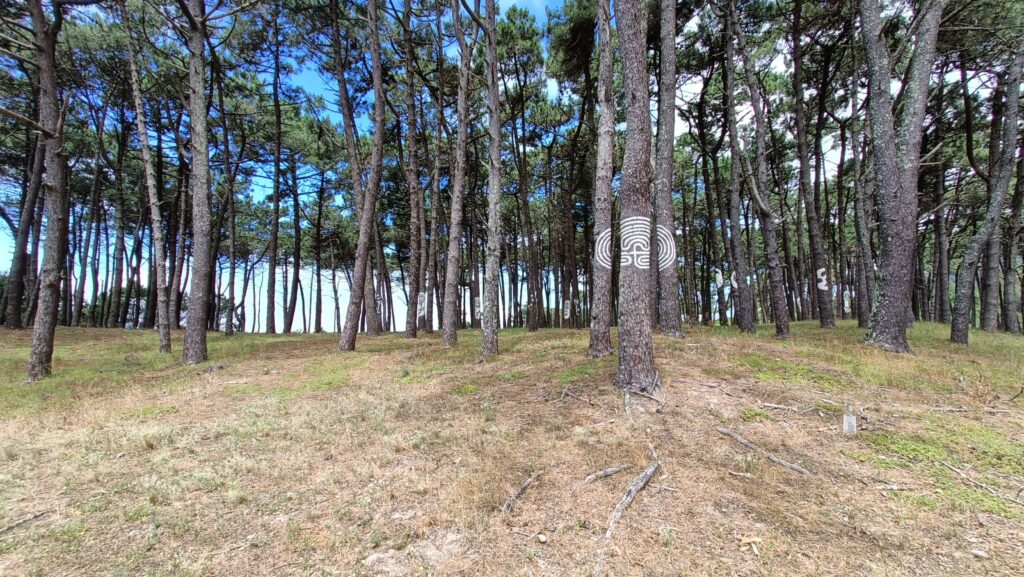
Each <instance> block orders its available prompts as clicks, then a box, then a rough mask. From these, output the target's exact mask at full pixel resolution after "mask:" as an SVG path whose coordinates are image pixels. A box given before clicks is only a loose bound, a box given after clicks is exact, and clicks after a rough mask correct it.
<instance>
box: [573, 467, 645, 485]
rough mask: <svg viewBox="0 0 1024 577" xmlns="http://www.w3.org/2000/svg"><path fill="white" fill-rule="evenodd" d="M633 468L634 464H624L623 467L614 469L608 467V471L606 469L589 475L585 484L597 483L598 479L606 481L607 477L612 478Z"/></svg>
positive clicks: (584, 480)
mask: <svg viewBox="0 0 1024 577" xmlns="http://www.w3.org/2000/svg"><path fill="white" fill-rule="evenodd" d="M632 466H633V464H632V463H624V464H622V465H616V466H614V467H608V468H607V469H604V470H601V471H598V472H596V473H591V474H589V475H587V478H586V479H583V482H584V483H593V482H594V481H597V480H598V479H604V478H605V477H611V476H612V475H614V474H616V473H621V472H622V471H625V470H626V469H629V468H630V467H632Z"/></svg>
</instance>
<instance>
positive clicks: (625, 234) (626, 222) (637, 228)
mask: <svg viewBox="0 0 1024 577" xmlns="http://www.w3.org/2000/svg"><path fill="white" fill-rule="evenodd" d="M619 246H620V247H621V248H622V255H621V256H620V258H619V264H620V265H621V266H630V265H632V266H635V267H636V268H638V269H641V270H646V269H649V268H651V219H649V218H647V217H643V216H631V217H629V218H624V219H622V238H621V239H620V240H619Z"/></svg>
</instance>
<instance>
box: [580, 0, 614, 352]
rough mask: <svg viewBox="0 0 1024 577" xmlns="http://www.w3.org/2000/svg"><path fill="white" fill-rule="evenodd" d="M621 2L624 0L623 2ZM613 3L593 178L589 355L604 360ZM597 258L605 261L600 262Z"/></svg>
mask: <svg viewBox="0 0 1024 577" xmlns="http://www.w3.org/2000/svg"><path fill="white" fill-rule="evenodd" d="M620 1H621V0H620ZM611 19H612V15H611V2H610V0H598V2H597V30H598V51H599V52H600V55H601V56H600V63H599V68H598V74H597V103H598V107H599V108H600V117H599V119H598V129H597V169H596V175H595V178H594V231H595V235H594V238H595V240H594V247H593V249H594V260H595V263H594V267H593V271H594V272H593V276H594V281H593V286H592V287H591V291H590V292H592V293H593V304H592V306H591V310H590V346H589V348H588V349H587V355H588V356H589V357H591V358H595V359H597V358H601V357H605V356H608V355H610V354H611V353H612V340H611V329H610V327H611V319H612V307H611V289H612V252H613V251H612V170H613V168H614V167H613V162H614V158H613V157H614V153H615V102H614V100H613V99H612V71H613V67H614V64H615V61H614V58H615V57H614V50H613V46H612V26H611ZM598 255H602V258H601V259H600V260H598Z"/></svg>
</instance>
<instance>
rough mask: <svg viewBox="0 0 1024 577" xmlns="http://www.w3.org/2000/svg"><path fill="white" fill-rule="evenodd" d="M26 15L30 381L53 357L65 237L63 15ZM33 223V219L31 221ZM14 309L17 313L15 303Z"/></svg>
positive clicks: (38, 10)
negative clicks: (35, 258) (35, 291)
mask: <svg viewBox="0 0 1024 577" xmlns="http://www.w3.org/2000/svg"><path fill="white" fill-rule="evenodd" d="M28 10H29V15H30V16H31V19H32V32H33V35H34V36H35V52H36V54H35V61H36V68H37V71H38V74H39V99H38V100H39V105H38V106H39V124H40V126H42V127H43V128H44V129H46V132H44V133H42V134H41V135H40V139H42V140H44V141H45V150H46V152H45V158H44V160H43V170H44V175H43V180H42V194H43V196H44V199H45V203H46V215H47V233H46V244H45V247H44V250H45V251H46V256H45V258H44V260H43V269H42V272H41V273H40V276H39V281H38V285H39V300H38V305H37V308H36V316H35V322H34V323H33V325H32V348H31V350H30V352H29V360H28V380H29V381H36V380H39V379H41V378H44V377H46V376H47V375H49V374H50V368H51V363H52V361H53V337H54V334H55V332H56V328H57V313H58V309H59V307H60V282H61V278H60V277H61V271H62V270H63V269H64V254H65V251H66V250H67V236H68V204H69V203H68V200H69V199H68V196H69V195H68V188H67V176H68V174H67V156H66V154H65V152H64V150H63V145H62V142H61V124H62V123H61V110H60V101H59V98H60V97H59V95H58V92H57V62H56V50H57V36H58V35H59V34H60V29H61V23H62V21H63V17H62V14H61V10H63V8H62V7H61V6H59V5H57V6H54V21H53V22H48V21H47V19H46V16H45V14H44V13H43V6H42V1H41V0H29V3H28ZM36 224H38V222H37V223H36ZM15 304H18V305H19V306H18V308H17V309H15V314H16V315H20V314H21V311H20V303H15Z"/></svg>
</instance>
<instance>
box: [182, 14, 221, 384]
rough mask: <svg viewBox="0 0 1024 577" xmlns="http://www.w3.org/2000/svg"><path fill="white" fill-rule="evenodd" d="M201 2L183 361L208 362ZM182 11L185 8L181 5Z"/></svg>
mask: <svg viewBox="0 0 1024 577" xmlns="http://www.w3.org/2000/svg"><path fill="white" fill-rule="evenodd" d="M204 4H205V3H204V1H203V0H189V5H188V11H189V12H190V18H189V23H190V27H189V36H188V49H189V53H190V54H189V59H188V89H189V98H188V104H189V123H190V125H191V130H190V131H191V135H192V147H191V152H192V180H191V184H192V281H191V282H192V285H191V287H190V290H189V296H188V324H187V325H186V326H185V344H184V346H183V348H182V362H184V363H185V364H187V365H194V364H196V363H201V362H204V361H206V359H207V351H206V320H207V316H208V315H209V302H210V277H211V275H210V264H211V260H212V256H213V255H212V253H211V250H210V242H211V240H210V148H209V140H208V138H209V135H208V134H207V129H206V118H207V109H206V53H205V49H206V24H205V18H206V16H205V13H204V12H205V10H206V8H205V5H204ZM183 8H184V6H183Z"/></svg>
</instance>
